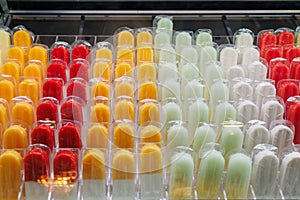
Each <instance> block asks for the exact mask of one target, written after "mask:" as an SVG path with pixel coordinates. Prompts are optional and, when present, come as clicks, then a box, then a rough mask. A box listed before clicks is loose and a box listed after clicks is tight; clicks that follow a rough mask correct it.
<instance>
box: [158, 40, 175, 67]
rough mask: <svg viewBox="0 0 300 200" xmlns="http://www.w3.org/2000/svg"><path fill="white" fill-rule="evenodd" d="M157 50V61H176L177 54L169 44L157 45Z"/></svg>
mask: <svg viewBox="0 0 300 200" xmlns="http://www.w3.org/2000/svg"><path fill="white" fill-rule="evenodd" d="M157 50H159V60H158V63H176V56H177V54H176V51H175V49H174V48H173V47H172V46H171V45H170V44H166V45H164V46H159V47H158V48H157Z"/></svg>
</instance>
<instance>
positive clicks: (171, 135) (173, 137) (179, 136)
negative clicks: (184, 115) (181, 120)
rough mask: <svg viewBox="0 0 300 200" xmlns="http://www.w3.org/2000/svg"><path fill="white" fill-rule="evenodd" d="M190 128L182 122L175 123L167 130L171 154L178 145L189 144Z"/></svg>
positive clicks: (169, 152) (169, 153)
mask: <svg viewBox="0 0 300 200" xmlns="http://www.w3.org/2000/svg"><path fill="white" fill-rule="evenodd" d="M188 134H189V133H188V130H187V128H185V127H184V126H183V125H181V124H175V125H173V126H171V127H170V128H169V129H168V130H167V142H166V144H167V149H168V155H169V156H170V155H171V154H172V153H173V151H174V149H175V148H176V147H177V146H188V145H189V136H188Z"/></svg>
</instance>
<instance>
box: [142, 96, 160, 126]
mask: <svg viewBox="0 0 300 200" xmlns="http://www.w3.org/2000/svg"><path fill="white" fill-rule="evenodd" d="M138 109H139V116H138V123H139V124H140V125H143V124H145V123H147V122H158V123H159V122H160V107H159V105H158V102H156V101H153V100H146V101H142V102H141V104H140V105H139V108H138Z"/></svg>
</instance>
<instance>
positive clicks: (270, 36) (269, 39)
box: [257, 29, 277, 57]
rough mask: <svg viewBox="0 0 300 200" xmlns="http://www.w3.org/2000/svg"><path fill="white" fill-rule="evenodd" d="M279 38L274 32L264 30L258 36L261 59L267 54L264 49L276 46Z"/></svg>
mask: <svg viewBox="0 0 300 200" xmlns="http://www.w3.org/2000/svg"><path fill="white" fill-rule="evenodd" d="M276 43H277V37H276V35H275V34H274V30H272V29H270V30H262V31H260V32H259V33H258V35H257V44H258V48H259V49H260V53H261V57H262V56H263V55H264V54H265V52H264V51H263V50H264V47H265V46H268V45H276Z"/></svg>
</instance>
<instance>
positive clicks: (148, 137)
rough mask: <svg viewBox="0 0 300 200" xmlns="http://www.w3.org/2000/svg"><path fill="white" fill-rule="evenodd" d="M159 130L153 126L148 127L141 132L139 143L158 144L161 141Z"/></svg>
mask: <svg viewBox="0 0 300 200" xmlns="http://www.w3.org/2000/svg"><path fill="white" fill-rule="evenodd" d="M160 130H161V129H160V128H158V127H156V126H154V125H148V126H145V127H143V128H142V130H141V133H140V134H141V138H142V139H141V142H142V143H151V142H152V143H157V144H160V143H161V141H162V137H161V133H160Z"/></svg>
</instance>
